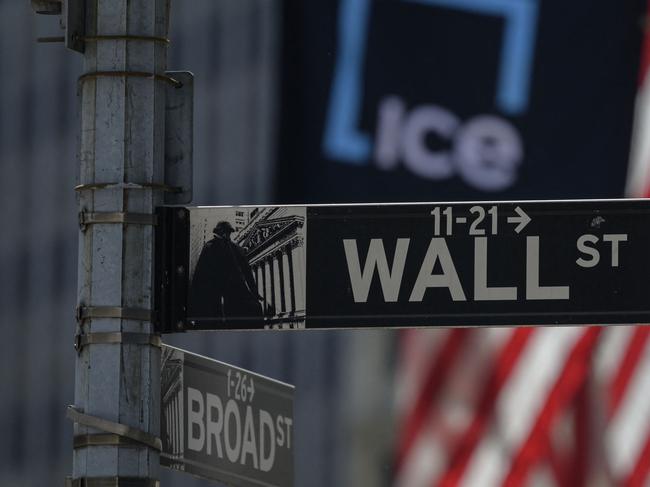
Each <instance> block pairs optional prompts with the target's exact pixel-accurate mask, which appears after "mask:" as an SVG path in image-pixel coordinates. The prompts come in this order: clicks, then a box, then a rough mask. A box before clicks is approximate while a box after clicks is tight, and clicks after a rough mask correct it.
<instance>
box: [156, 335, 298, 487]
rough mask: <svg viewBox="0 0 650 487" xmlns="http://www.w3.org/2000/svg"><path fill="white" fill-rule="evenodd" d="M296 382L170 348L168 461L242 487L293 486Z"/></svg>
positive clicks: (165, 399) (166, 363)
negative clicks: (270, 376)
mask: <svg viewBox="0 0 650 487" xmlns="http://www.w3.org/2000/svg"><path fill="white" fill-rule="evenodd" d="M293 391H294V388H293V386H290V385H288V384H284V383H282V382H279V381H276V380H273V379H270V378H268V377H263V376H261V375H258V374H255V373H253V372H250V371H247V370H244V369H240V368H239V367H235V366H232V365H228V364H225V363H222V362H218V361H216V360H212V359H208V358H205V357H201V356H200V355H196V354H193V353H189V352H186V351H183V350H180V349H178V348H174V347H169V346H166V345H164V346H163V356H162V380H161V403H162V404H161V433H162V443H163V451H162V453H161V456H160V461H161V464H162V465H163V466H166V467H168V468H171V469H175V470H180V471H183V472H187V473H190V474H193V475H197V476H200V477H203V478H206V479H210V480H217V481H220V482H224V483H226V484H228V485H232V486H236V487H259V486H260V485H264V486H268V487H281V486H283V487H284V486H291V485H293V448H294V445H293Z"/></svg>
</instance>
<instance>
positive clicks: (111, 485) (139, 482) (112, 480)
mask: <svg viewBox="0 0 650 487" xmlns="http://www.w3.org/2000/svg"><path fill="white" fill-rule="evenodd" d="M65 487H160V481H159V480H154V479H148V478H141V477H81V478H78V479H73V478H71V477H68V478H66V479H65Z"/></svg>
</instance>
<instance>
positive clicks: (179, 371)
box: [160, 347, 185, 470]
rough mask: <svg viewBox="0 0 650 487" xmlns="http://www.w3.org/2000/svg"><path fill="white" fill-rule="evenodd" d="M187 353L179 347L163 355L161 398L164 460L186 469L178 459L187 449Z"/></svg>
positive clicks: (171, 466)
mask: <svg viewBox="0 0 650 487" xmlns="http://www.w3.org/2000/svg"><path fill="white" fill-rule="evenodd" d="M183 358H184V357H183V352H182V351H181V350H178V349H175V348H171V347H168V348H165V349H164V350H163V354H162V366H161V369H160V370H161V371H162V373H161V378H160V399H161V409H162V410H163V411H164V414H163V416H164V418H165V421H161V424H160V429H161V433H162V435H161V439H162V442H163V451H164V453H163V454H162V457H163V458H162V461H163V463H164V464H165V466H168V467H169V468H173V469H177V470H184V469H185V468H184V465H183V464H182V463H179V462H178V460H179V459H182V458H183V453H184V450H185V444H184V438H185V429H184V422H183V421H179V420H178V418H183V417H184V414H183V405H184V403H185V401H184V400H183V363H184V360H183Z"/></svg>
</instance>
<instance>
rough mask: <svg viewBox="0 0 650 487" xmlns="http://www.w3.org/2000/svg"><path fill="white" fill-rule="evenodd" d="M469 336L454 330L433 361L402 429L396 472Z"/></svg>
mask: <svg viewBox="0 0 650 487" xmlns="http://www.w3.org/2000/svg"><path fill="white" fill-rule="evenodd" d="M468 335H469V330H468V329H466V328H456V329H454V330H452V331H451V332H450V333H449V335H448V336H447V341H446V342H445V344H444V345H443V346H442V349H441V350H440V353H439V354H438V356H437V357H436V360H433V361H432V363H431V366H430V367H429V370H428V371H427V375H426V378H425V380H424V383H423V385H422V388H421V389H420V391H419V394H418V397H417V400H416V401H415V406H414V408H413V410H412V412H411V414H410V415H409V416H408V417H407V419H406V422H405V424H404V427H403V429H402V431H403V433H402V436H401V441H400V444H399V447H398V450H397V459H396V464H395V472H399V471H400V468H401V467H402V465H403V463H404V460H405V459H406V457H407V456H408V454H409V452H410V451H411V448H412V447H413V444H414V443H415V440H416V438H417V436H418V433H419V432H420V429H421V428H422V425H423V423H424V422H425V421H426V419H427V418H428V417H429V415H430V414H431V412H432V404H433V402H434V400H435V398H436V397H437V396H438V392H439V391H440V389H441V388H442V386H443V384H444V380H445V378H446V376H447V372H448V371H449V369H450V368H451V366H452V365H453V363H454V361H455V360H456V359H457V358H458V355H460V350H461V348H462V347H461V345H462V344H463V342H464V341H465V340H466V338H467V337H468Z"/></svg>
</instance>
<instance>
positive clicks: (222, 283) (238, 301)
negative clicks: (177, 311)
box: [189, 221, 263, 328]
mask: <svg viewBox="0 0 650 487" xmlns="http://www.w3.org/2000/svg"><path fill="white" fill-rule="evenodd" d="M234 231H235V230H234V228H233V227H232V225H231V224H230V222H227V221H221V222H219V223H217V225H216V226H215V227H214V230H213V233H214V238H213V239H212V240H210V241H208V242H206V244H205V245H204V246H203V249H202V250H201V255H200V256H199V260H198V262H197V264H196V269H195V272H194V277H193V278H192V283H191V285H190V294H189V315H190V318H193V319H196V320H201V319H209V320H214V319H218V320H222V321H223V322H224V323H227V324H228V328H251V327H258V326H259V327H262V326H263V318H262V306H261V304H260V297H259V294H258V293H257V284H256V283H255V278H254V277H253V271H252V270H251V267H250V265H249V264H248V259H247V257H246V251H245V250H244V248H243V247H241V246H239V245H237V244H236V243H234V242H233V241H232V240H231V235H232V233H233V232H234Z"/></svg>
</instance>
